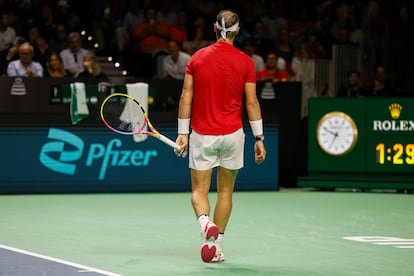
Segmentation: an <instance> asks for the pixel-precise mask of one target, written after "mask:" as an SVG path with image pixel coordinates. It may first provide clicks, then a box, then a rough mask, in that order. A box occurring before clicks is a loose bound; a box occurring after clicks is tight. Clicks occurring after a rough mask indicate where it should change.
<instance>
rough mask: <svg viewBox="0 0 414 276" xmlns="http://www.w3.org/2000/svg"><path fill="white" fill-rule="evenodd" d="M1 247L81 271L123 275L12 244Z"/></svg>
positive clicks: (108, 275)
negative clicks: (11, 245) (12, 245)
mask: <svg viewBox="0 0 414 276" xmlns="http://www.w3.org/2000/svg"><path fill="white" fill-rule="evenodd" d="M0 248H3V249H6V250H10V251H14V252H17V253H21V254H25V255H29V256H33V257H36V258H40V259H44V260H48V261H52V262H56V263H60V264H64V265H68V266H72V267H76V268H79V269H81V270H80V271H79V272H96V273H101V274H103V275H106V276H123V275H121V274H116V273H112V272H108V271H104V270H100V269H97V268H93V267H88V266H85V265H80V264H77V263H72V262H69V261H65V260H61V259H57V258H53V257H49V256H45V255H40V254H37V253H34V252H30V251H26V250H23V249H19V248H14V247H10V246H7V245H3V244H0Z"/></svg>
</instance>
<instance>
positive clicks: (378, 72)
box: [375, 66, 385, 82]
mask: <svg viewBox="0 0 414 276" xmlns="http://www.w3.org/2000/svg"><path fill="white" fill-rule="evenodd" d="M375 78H376V79H377V80H378V81H380V82H384V80H385V69H384V67H382V66H378V67H377V68H376V69H375Z"/></svg>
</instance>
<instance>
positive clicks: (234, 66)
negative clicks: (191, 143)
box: [186, 42, 256, 135]
mask: <svg viewBox="0 0 414 276" xmlns="http://www.w3.org/2000/svg"><path fill="white" fill-rule="evenodd" d="M186 73H187V74H190V75H192V76H193V81H194V96H193V105H192V111H191V113H192V115H191V127H192V128H193V129H194V130H195V131H196V132H197V133H200V134H204V135H224V134H229V133H232V132H234V131H236V130H238V129H239V128H241V127H242V126H243V122H242V118H241V117H242V112H243V95H244V86H245V84H246V83H248V82H250V83H256V70H255V67H254V64H253V60H252V59H251V57H249V56H247V55H246V54H245V53H244V52H242V51H240V50H239V49H237V48H235V47H234V46H232V45H230V44H228V43H225V42H216V43H214V44H212V45H210V46H207V47H205V48H202V49H200V50H198V51H197V52H196V53H194V55H193V57H192V59H191V60H190V62H189V63H188V64H187V68H186Z"/></svg>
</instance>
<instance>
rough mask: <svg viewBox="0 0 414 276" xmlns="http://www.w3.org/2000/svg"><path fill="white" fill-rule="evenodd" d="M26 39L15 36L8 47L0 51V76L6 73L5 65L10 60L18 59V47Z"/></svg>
mask: <svg viewBox="0 0 414 276" xmlns="http://www.w3.org/2000/svg"><path fill="white" fill-rule="evenodd" d="M24 42H26V40H25V39H24V38H23V37H20V36H18V37H16V38H15V39H14V41H13V42H12V44H11V45H10V47H9V48H7V49H5V50H3V51H0V76H3V75H6V72H7V66H8V65H9V62H10V61H12V60H16V59H19V47H20V45H22V44H23V43H24Z"/></svg>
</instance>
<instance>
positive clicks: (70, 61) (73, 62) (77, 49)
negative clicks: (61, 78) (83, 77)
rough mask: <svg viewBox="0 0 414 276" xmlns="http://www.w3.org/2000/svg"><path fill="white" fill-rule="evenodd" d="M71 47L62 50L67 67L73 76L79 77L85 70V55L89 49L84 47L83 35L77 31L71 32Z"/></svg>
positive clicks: (69, 39)
mask: <svg viewBox="0 0 414 276" xmlns="http://www.w3.org/2000/svg"><path fill="white" fill-rule="evenodd" d="M68 41H69V47H68V48H66V49H64V50H62V51H61V52H60V56H61V57H62V60H63V65H64V66H65V69H67V70H69V71H70V72H71V74H72V76H73V77H77V76H78V75H79V73H80V72H82V71H83V57H84V56H85V55H86V53H87V52H88V50H86V49H84V48H82V41H81V36H80V34H79V33H77V32H72V33H69V35H68Z"/></svg>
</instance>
